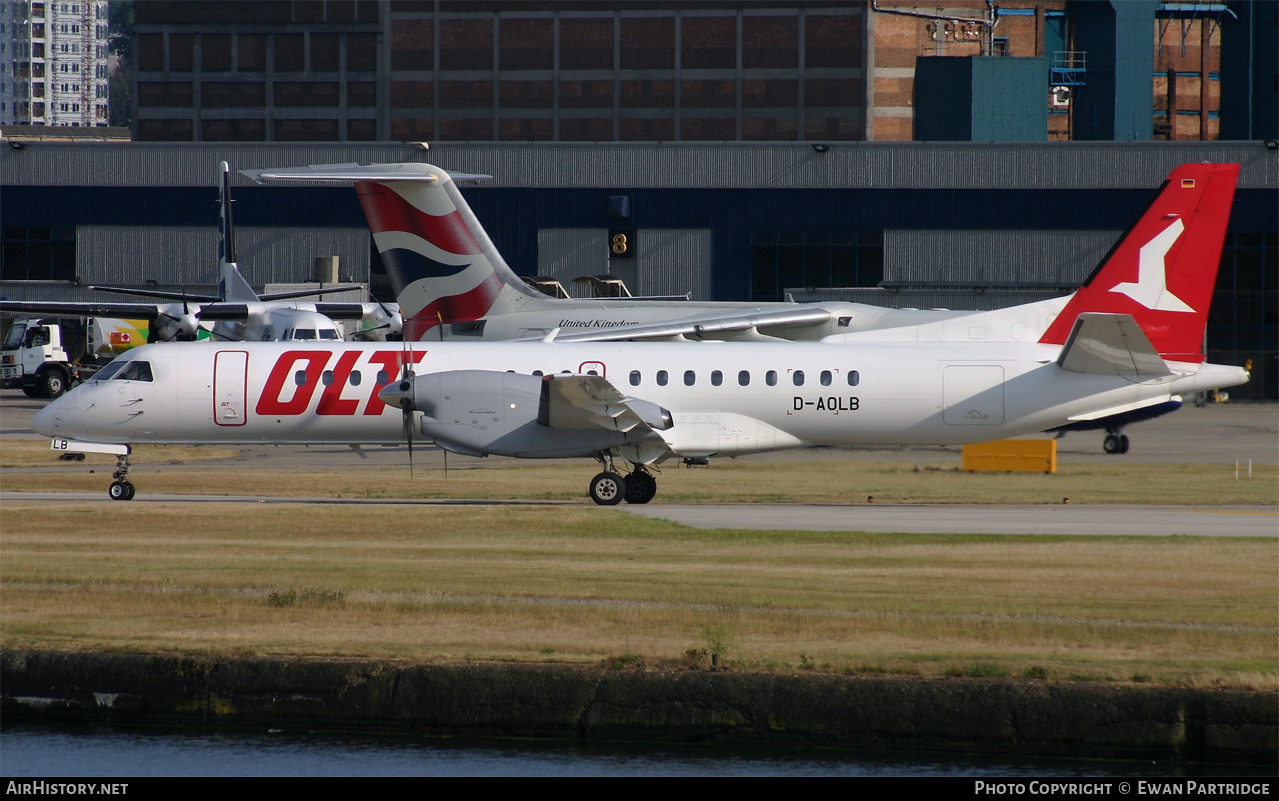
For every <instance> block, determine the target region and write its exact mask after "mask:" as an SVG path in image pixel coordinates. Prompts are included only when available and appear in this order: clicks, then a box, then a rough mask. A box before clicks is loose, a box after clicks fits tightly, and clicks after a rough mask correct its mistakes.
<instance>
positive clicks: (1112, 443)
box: [1101, 434, 1128, 454]
mask: <svg viewBox="0 0 1279 801" xmlns="http://www.w3.org/2000/svg"><path fill="white" fill-rule="evenodd" d="M1126 439H1128V438H1127V437H1120V436H1119V435H1118V434H1107V435H1106V438H1105V439H1103V440H1102V441H1101V449H1102V450H1103V451H1105V452H1106V453H1110V454H1114V453H1123V452H1124V451H1125V450H1126V448H1124V440H1126Z"/></svg>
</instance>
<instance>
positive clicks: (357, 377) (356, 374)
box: [351, 370, 360, 387]
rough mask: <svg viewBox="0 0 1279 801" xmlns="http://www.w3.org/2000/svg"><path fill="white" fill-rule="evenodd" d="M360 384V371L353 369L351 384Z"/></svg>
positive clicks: (356, 385) (354, 385)
mask: <svg viewBox="0 0 1279 801" xmlns="http://www.w3.org/2000/svg"><path fill="white" fill-rule="evenodd" d="M359 385H360V371H359V370H352V371H351V386H353V387H358V386H359Z"/></svg>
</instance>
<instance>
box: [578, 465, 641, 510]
mask: <svg viewBox="0 0 1279 801" xmlns="http://www.w3.org/2000/svg"><path fill="white" fill-rule="evenodd" d="M596 458H597V459H598V460H599V461H600V463H601V464H603V465H604V468H605V469H604V472H603V473H600V474H599V475H597V476H595V478H592V479H591V483H590V487H589V491H590V493H591V500H593V501H595V502H596V503H598V504H599V505H600V506H616V505H617V504H619V503H621V502H622V501H626V502H627V503H648V502H649V501H651V500H653V497H654V496H655V495H657V479H655V478H653V474H652V473H650V472H648V468H647V467H645V466H644V465H641V464H637V465H635V466H634V467H633V468H632V469H631V472H630V474H629V475H626V476H622V475H620V474H618V473H617V472H616V470H615V468H614V467H613V459H612V457H611V456H610V455H608V454H597V455H596Z"/></svg>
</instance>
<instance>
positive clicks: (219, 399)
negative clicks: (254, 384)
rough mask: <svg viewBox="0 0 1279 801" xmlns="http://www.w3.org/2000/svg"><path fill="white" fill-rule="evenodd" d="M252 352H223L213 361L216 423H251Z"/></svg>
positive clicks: (238, 424) (214, 414)
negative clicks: (249, 405) (250, 354)
mask: <svg viewBox="0 0 1279 801" xmlns="http://www.w3.org/2000/svg"><path fill="white" fill-rule="evenodd" d="M248 376H249V354H248V353H247V352H246V351H242V350H224V351H219V352H218V354H217V355H216V356H215V357H214V361H213V422H214V423H216V424H218V425H220V426H242V425H244V424H245V423H247V422H248V417H247V412H246V410H247V409H248V404H247V403H246V402H245V396H246V395H247V391H248Z"/></svg>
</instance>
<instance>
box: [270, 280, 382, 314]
mask: <svg viewBox="0 0 1279 801" xmlns="http://www.w3.org/2000/svg"><path fill="white" fill-rule="evenodd" d="M353 289H356V290H359V291H360V292H364V291H365V290H366V289H367V287H365V286H364V285H363V284H335V285H334V286H326V287H322V288H320V289H295V290H292V291H289V292H268V293H266V294H263V295H259V296H258V299H259V300H289V299H291V298H306V297H310V296H311V295H331V294H333V293H334V292H350V291H351V290H353ZM342 305H350V304H342ZM316 311H319V310H318V309H317V310H316Z"/></svg>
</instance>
